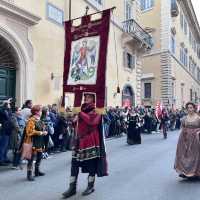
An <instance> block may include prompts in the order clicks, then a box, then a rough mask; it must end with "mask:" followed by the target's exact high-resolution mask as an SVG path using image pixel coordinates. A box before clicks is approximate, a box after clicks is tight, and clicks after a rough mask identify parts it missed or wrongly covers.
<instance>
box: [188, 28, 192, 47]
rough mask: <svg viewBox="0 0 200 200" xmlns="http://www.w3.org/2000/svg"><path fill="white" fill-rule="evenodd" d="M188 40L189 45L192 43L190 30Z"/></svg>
mask: <svg viewBox="0 0 200 200" xmlns="http://www.w3.org/2000/svg"><path fill="white" fill-rule="evenodd" d="M189 42H190V45H191V44H192V33H191V31H189Z"/></svg>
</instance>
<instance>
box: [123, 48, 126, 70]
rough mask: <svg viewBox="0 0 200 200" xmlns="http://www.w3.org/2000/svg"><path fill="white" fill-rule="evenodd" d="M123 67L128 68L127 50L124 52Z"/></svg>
mask: <svg viewBox="0 0 200 200" xmlns="http://www.w3.org/2000/svg"><path fill="white" fill-rule="evenodd" d="M123 65H124V67H127V52H126V50H124V51H123Z"/></svg>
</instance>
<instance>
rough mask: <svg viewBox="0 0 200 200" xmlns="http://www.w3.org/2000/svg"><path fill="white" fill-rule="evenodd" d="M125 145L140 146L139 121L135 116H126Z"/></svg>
mask: <svg viewBox="0 0 200 200" xmlns="http://www.w3.org/2000/svg"><path fill="white" fill-rule="evenodd" d="M127 143H128V144H129V145H134V144H141V127H140V119H139V116H138V115H136V114H129V115H128V134H127Z"/></svg>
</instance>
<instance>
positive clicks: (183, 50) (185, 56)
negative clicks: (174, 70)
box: [180, 47, 188, 67]
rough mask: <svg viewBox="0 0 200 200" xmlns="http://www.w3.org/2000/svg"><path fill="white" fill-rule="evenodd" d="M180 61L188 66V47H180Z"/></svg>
mask: <svg viewBox="0 0 200 200" xmlns="http://www.w3.org/2000/svg"><path fill="white" fill-rule="evenodd" d="M180 61H181V63H182V64H183V65H184V66H185V67H187V66H188V52H187V49H186V48H183V47H181V48H180Z"/></svg>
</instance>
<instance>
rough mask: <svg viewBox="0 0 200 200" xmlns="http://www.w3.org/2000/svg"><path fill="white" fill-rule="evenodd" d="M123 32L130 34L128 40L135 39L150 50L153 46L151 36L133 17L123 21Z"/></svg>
mask: <svg viewBox="0 0 200 200" xmlns="http://www.w3.org/2000/svg"><path fill="white" fill-rule="evenodd" d="M123 30H124V33H125V34H128V35H129V36H130V39H129V40H130V41H134V42H135V41H137V42H139V43H140V45H142V47H144V48H146V49H148V50H150V49H151V48H152V47H153V41H152V37H151V35H150V34H149V33H147V32H146V31H145V30H144V29H143V28H142V27H141V26H140V25H139V24H138V23H137V22H136V21H135V20H134V19H129V20H127V21H124V22H123Z"/></svg>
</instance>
